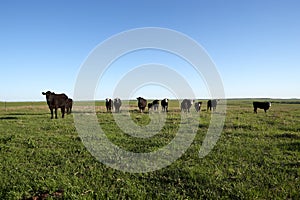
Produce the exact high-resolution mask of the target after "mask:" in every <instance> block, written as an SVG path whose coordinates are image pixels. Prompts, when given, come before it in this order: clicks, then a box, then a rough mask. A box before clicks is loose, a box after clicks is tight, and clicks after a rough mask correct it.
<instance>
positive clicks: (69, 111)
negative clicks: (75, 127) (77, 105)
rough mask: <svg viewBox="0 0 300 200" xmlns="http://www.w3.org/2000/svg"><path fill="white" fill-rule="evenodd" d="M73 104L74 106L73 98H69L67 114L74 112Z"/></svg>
mask: <svg viewBox="0 0 300 200" xmlns="http://www.w3.org/2000/svg"><path fill="white" fill-rule="evenodd" d="M72 106H73V99H70V98H68V99H67V102H66V111H67V114H71V113H72Z"/></svg>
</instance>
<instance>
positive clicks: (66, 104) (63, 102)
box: [42, 91, 271, 119]
mask: <svg viewBox="0 0 300 200" xmlns="http://www.w3.org/2000/svg"><path fill="white" fill-rule="evenodd" d="M42 94H43V95H46V101H47V104H48V107H49V109H50V112H51V119H52V118H53V110H54V111H55V118H57V110H58V109H59V108H60V109H61V113H62V118H64V115H65V113H67V114H70V113H71V112H72V105H73V100H72V99H70V98H68V96H67V95H65V94H55V93H54V92H50V91H47V92H42ZM137 103H138V108H139V111H140V112H144V111H145V109H146V107H147V108H148V111H150V110H153V111H158V107H159V100H154V101H152V102H150V103H148V104H147V100H146V99H144V98H142V97H138V98H137ZM160 104H161V108H162V111H163V112H168V106H169V99H167V98H165V99H163V100H161V101H160ZM193 104H194V107H195V110H196V112H200V111H201V106H202V102H201V101H199V102H195V100H191V99H184V100H183V101H182V102H181V104H180V109H181V111H182V112H190V109H191V107H192V105H193ZM217 104H218V100H216V99H213V100H208V101H207V111H215V110H216V109H217ZM105 106H106V110H107V112H111V111H112V110H113V109H114V110H115V112H117V113H118V112H120V108H121V106H122V101H121V99H119V98H115V99H113V100H112V99H110V98H107V99H106V100H105ZM270 107H271V102H258V101H254V102H253V108H254V113H257V109H258V108H259V109H263V110H264V111H265V112H267V110H268V109H269V108H270Z"/></svg>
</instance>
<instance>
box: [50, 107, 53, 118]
mask: <svg viewBox="0 0 300 200" xmlns="http://www.w3.org/2000/svg"><path fill="white" fill-rule="evenodd" d="M50 112H51V119H53V109H50Z"/></svg>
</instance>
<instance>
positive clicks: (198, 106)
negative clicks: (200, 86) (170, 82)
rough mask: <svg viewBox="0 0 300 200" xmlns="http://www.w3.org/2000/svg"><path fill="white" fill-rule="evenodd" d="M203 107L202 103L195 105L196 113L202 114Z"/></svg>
mask: <svg viewBox="0 0 300 200" xmlns="http://www.w3.org/2000/svg"><path fill="white" fill-rule="evenodd" d="M201 105H202V102H201V101H199V102H197V103H195V109H196V112H200V111H201Z"/></svg>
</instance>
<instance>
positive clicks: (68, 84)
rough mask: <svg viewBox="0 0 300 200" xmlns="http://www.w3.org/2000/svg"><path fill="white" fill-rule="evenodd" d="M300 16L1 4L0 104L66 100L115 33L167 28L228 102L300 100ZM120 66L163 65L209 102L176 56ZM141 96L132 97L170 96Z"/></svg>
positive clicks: (143, 6)
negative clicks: (201, 52)
mask: <svg viewBox="0 0 300 200" xmlns="http://www.w3.org/2000/svg"><path fill="white" fill-rule="evenodd" d="M299 10H300V1H298V0H251V1H250V0H249V1H240V0H235V1H234V0H226V1H225V0H218V1H216V0H191V1H189V0H187V1H182V0H151V1H150V0H143V1H141V0H127V1H116V0H110V1H74V0H69V1H67V0H52V1H39V0H36V1H32V0H26V1H21V0H18V1H15V0H2V1H1V2H0V27H1V31H0V67H1V80H0V83H1V84H0V101H31V100H36V101H40V100H44V96H42V95H41V92H42V91H47V90H51V91H55V92H57V93H60V92H64V93H66V94H67V95H68V96H70V97H72V96H73V91H74V85H75V82H76V78H77V75H78V73H79V70H80V67H81V65H82V63H83V62H84V60H85V59H86V58H87V56H88V55H89V53H90V52H91V51H92V50H93V49H94V48H95V47H96V46H97V45H98V44H100V43H101V42H103V41H104V40H106V39H108V38H109V37H111V36H113V35H115V34H118V33H120V32H123V31H126V30H129V29H134V28H142V27H162V28H168V29H173V30H176V31H179V32H181V33H183V34H186V35H187V36H189V37H191V38H192V39H194V40H195V41H197V42H198V43H199V44H200V45H201V46H202V47H203V48H204V49H205V50H206V52H207V53H208V54H209V56H210V57H211V59H212V60H213V62H214V63H215V65H216V68H217V70H218V71H219V73H220V76H221V78H222V80H223V84H224V88H225V94H226V97H227V98H244V97H266V98H300V20H299V19H300V12H299ZM150 55H151V56H152V57H151V56H150ZM123 60H124V63H126V64H127V65H128V66H127V67H128V68H126V67H124V68H122V66H125V64H124V63H120V64H119V65H118V67H119V70H120V71H122V70H123V72H124V73H126V70H129V69H130V67H136V66H137V65H139V64H145V63H151V62H153V63H156V62H158V61H162V63H163V64H167V65H168V66H170V67H174V70H177V71H178V72H179V73H182V74H183V75H184V76H185V77H187V78H188V79H190V80H191V87H193V88H194V89H195V91H196V95H197V97H199V98H208V97H209V96H208V92H207V90H206V89H205V88H202V86H200V87H198V86H199V85H198V82H199V81H200V82H203V80H196V79H197V76H196V77H194V76H193V75H192V74H188V71H187V70H182V69H180V67H178V63H181V64H183V65H184V62H183V61H178V58H175V57H174V56H170V55H168V54H166V53H157V52H151V51H144V52H140V53H139V52H137V53H136V54H135V55H128V56H127V57H124V59H123ZM121 61H122V59H120V62H121ZM113 73H114V72H112V73H109V71H108V72H107V73H106V77H103V80H101V81H99V86H98V88H100V89H101V88H105V89H103V90H102V91H96V98H97V99H104V98H106V97H110V96H112V91H111V90H112V89H113V88H112V86H113V85H114V84H115V83H116V81H117V79H118V78H120V77H121V75H122V74H120V76H116V77H115V78H114V76H113V75H112V74H113ZM193 78H195V80H193ZM110 81H111V82H110ZM193 84H194V85H193ZM199 84H201V83H199ZM147 90H148V91H149V93H148V94H146V93H145V91H142V90H141V91H136V94H133V95H137V96H140V95H144V96H145V97H147V98H162V97H164V96H168V95H169V94H168V92H170V91H165V90H164V89H162V88H159V87H157V86H153V87H151V86H148V87H147Z"/></svg>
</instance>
